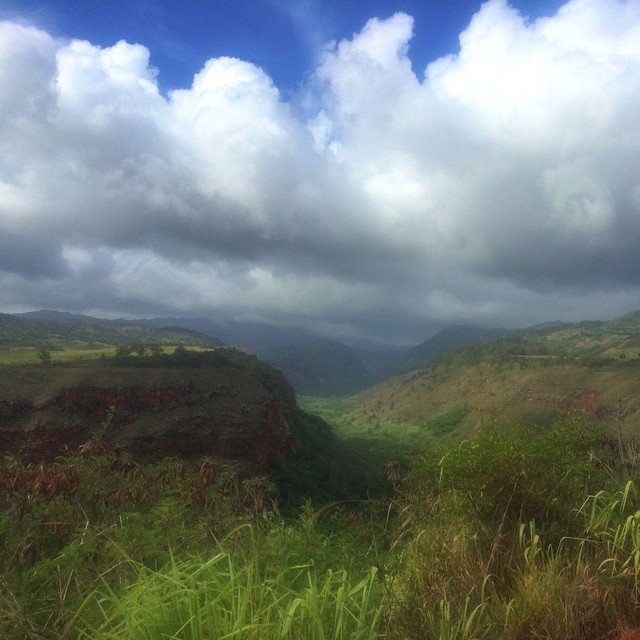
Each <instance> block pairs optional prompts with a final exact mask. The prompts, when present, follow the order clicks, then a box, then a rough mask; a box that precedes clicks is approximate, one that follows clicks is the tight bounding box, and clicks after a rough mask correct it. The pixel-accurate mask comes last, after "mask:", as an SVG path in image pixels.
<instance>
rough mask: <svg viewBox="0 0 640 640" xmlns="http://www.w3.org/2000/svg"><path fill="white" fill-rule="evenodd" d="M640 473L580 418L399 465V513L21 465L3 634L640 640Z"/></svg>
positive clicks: (2, 478)
mask: <svg viewBox="0 0 640 640" xmlns="http://www.w3.org/2000/svg"><path fill="white" fill-rule="evenodd" d="M637 471H638V459H637V456H636V453H635V449H634V448H633V446H632V445H631V444H627V445H625V447H624V450H620V448H619V446H618V443H617V440H616V439H613V440H612V439H611V438H610V437H609V436H608V435H607V434H606V433H605V432H603V431H601V430H600V429H599V428H597V427H594V426H590V425H588V424H586V423H585V422H583V421H582V420H581V419H578V418H575V417H571V416H570V417H567V418H564V419H563V420H561V421H557V422H556V423H555V424H553V425H552V426H547V427H545V428H540V427H536V426H534V425H516V426H498V425H494V426H490V427H486V428H485V429H484V430H482V431H480V432H479V433H478V434H476V435H475V436H474V437H473V438H471V439H469V440H466V441H464V442H462V443H455V444H448V445H447V444H444V443H443V442H441V443H440V444H434V445H433V446H431V447H429V449H428V450H426V451H425V452H423V453H422V454H421V455H420V456H419V457H417V458H416V459H415V460H414V461H413V463H412V464H411V466H410V469H409V470H408V472H406V473H404V472H401V471H399V470H398V468H397V467H396V466H394V465H389V466H388V468H387V472H388V476H389V479H390V481H391V482H392V483H393V485H394V489H393V492H392V493H391V494H390V495H389V496H388V498H386V499H376V500H369V501H366V500H364V501H358V502H354V503H348V502H344V501H341V502H340V503H339V504H338V503H327V502H326V496H324V497H323V499H324V500H325V501H323V502H322V503H313V501H311V500H308V501H306V502H304V503H303V504H302V506H301V507H300V508H299V509H298V512H297V513H296V514H295V515H292V516H290V517H286V518H285V517H283V516H282V515H281V512H280V510H279V507H278V504H277V487H275V486H274V485H273V484H272V483H271V481H270V480H269V479H267V478H266V477H251V476H246V477H245V476H243V474H242V473H241V471H240V470H239V469H234V468H229V467H226V468H225V467H221V466H220V465H218V464H216V463H215V462H214V461H212V460H209V459H202V460H200V461H198V462H196V463H192V464H188V463H185V462H184V461H178V460H170V459H167V460H163V461H161V462H159V463H155V464H148V465H145V464H141V463H138V462H135V461H133V460H132V459H130V458H128V457H126V456H124V455H121V454H115V453H112V452H108V451H104V450H103V449H102V448H101V445H100V442H99V441H94V442H92V443H88V446H87V447H85V449H84V454H82V455H79V456H75V457H69V458H65V459H60V460H59V461H57V462H55V463H48V464H44V463H43V464H39V465H32V466H28V465H27V466H25V465H23V464H21V463H19V462H18V461H17V460H15V459H13V458H10V457H6V458H5V459H4V460H3V461H2V465H1V467H0V504H1V505H2V507H1V508H2V515H1V516H0V538H1V539H2V541H3V544H2V546H1V547H0V636H1V637H3V638H9V639H18V638H19V639H21V640H22V639H23V638H105V639H106V638H109V639H124V638H127V639H129V638H145V639H158V640H160V639H161V638H162V639H167V638H176V639H177V638H180V639H184V638H189V639H194V640H198V639H204V638H207V639H208V638H243V639H244V638H256V639H257V638H260V639H261V640H262V639H270V638H335V639H338V638H379V637H386V638H391V639H393V638H398V639H400V638H421V639H422V638H426V639H434V640H435V639H438V640H445V639H447V640H453V639H456V640H461V639H472V638H476V639H477V638H488V639H489V638H490V639H496V640H498V639H499V640H502V639H504V640H507V639H510V640H511V639H514V638H515V639H518V638H522V639H524V638H549V639H554V640H562V639H567V640H568V639H571V638H575V639H577V638H580V639H585V640H589V639H591V638H593V639H594V640H595V639H596V638H597V639H598V640H600V639H602V638H615V637H617V635H616V634H618V633H619V632H620V630H621V629H623V628H625V627H633V626H638V625H640V610H639V603H640V593H639V590H640V511H639V509H640V495H639V493H638V491H639V487H638V484H637V482H636V478H637ZM289 488H290V487H289Z"/></svg>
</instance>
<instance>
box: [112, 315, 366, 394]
mask: <svg viewBox="0 0 640 640" xmlns="http://www.w3.org/2000/svg"><path fill="white" fill-rule="evenodd" d="M122 322H124V321H122ZM135 322H137V323H140V324H146V325H149V326H154V327H158V328H160V327H165V328H166V327H170V326H175V327H185V328H189V329H193V330H196V331H199V332H201V333H204V334H206V335H211V336H213V335H215V336H217V337H219V338H220V339H222V340H223V341H224V342H225V343H226V344H229V345H244V346H246V347H248V348H249V349H250V350H251V352H252V353H254V354H255V355H256V356H258V357H259V358H260V359H261V360H263V361H264V362H266V363H267V364H270V365H271V366H273V367H276V368H278V369H280V370H281V371H282V372H283V373H284V375H285V376H286V378H287V379H288V380H289V382H290V383H291V384H292V386H293V388H294V389H295V391H296V393H300V394H304V395H328V394H339V393H349V392H353V391H358V390H360V389H363V388H365V387H366V386H368V385H370V384H373V383H374V382H375V381H376V380H377V378H376V377H375V376H374V375H373V374H372V372H371V370H369V369H368V368H367V367H366V366H365V365H364V363H363V361H362V358H361V357H360V355H359V354H358V351H357V350H356V349H353V348H351V347H349V346H347V345H345V344H343V343H341V342H336V341H331V340H328V339H327V338H326V337H325V336H322V335H320V334H317V333H313V332H311V331H308V330H306V329H303V328H301V327H280V326H276V325H270V324H266V323H260V322H226V323H215V322H212V321H211V320H208V319H206V318H152V319H149V320H136V321H135Z"/></svg>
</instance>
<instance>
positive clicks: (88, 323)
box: [0, 311, 222, 349]
mask: <svg viewBox="0 0 640 640" xmlns="http://www.w3.org/2000/svg"><path fill="white" fill-rule="evenodd" d="M136 342H145V343H155V344H160V345H162V344H171V345H200V346H208V347H215V346H221V345H222V342H221V341H220V340H218V339H216V338H214V337H212V336H209V335H205V334H203V333H198V332H196V331H192V330H189V329H184V328H176V327H172V328H171V327H167V328H163V329H157V328H154V327H149V326H147V325H143V324H137V323H135V322H122V323H117V322H114V321H112V320H101V319H98V318H92V317H91V316H82V315H81V316H78V315H75V314H68V313H61V312H58V311H35V312H29V313H25V314H15V315H13V314H11V315H9V314H0V346H37V347H41V346H46V347H47V348H50V349H61V348H70V347H74V348H82V347H87V346H89V345H93V346H96V345H120V344H128V343H136Z"/></svg>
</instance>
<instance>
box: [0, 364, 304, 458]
mask: <svg viewBox="0 0 640 640" xmlns="http://www.w3.org/2000/svg"><path fill="white" fill-rule="evenodd" d="M0 374H2V379H0V453H2V452H9V453H12V454H15V455H18V456H20V457H22V458H25V459H28V460H50V459H53V458H55V457H56V456H59V455H68V454H71V453H76V452H78V450H79V448H80V447H81V446H82V445H83V444H85V443H87V442H88V441H91V440H92V438H93V439H96V438H100V440H101V442H102V443H103V444H104V446H106V447H107V448H111V449H119V450H123V451H127V452H129V453H131V454H133V455H134V456H136V457H138V458H143V459H153V458H159V457H163V456H180V457H185V458H192V457H201V456H212V457H214V458H216V459H224V460H232V461H241V462H248V463H251V464H253V465H255V466H256V467H258V468H261V467H262V466H263V465H264V464H265V463H266V462H267V461H268V460H269V459H271V458H272V457H274V456H277V457H287V456H289V455H290V454H291V453H293V450H294V434H293V433H292V427H293V425H294V424H295V419H296V412H297V407H296V399H295V395H294V392H293V390H292V388H291V387H290V385H289V384H288V383H287V381H286V380H285V378H284V376H283V375H282V374H281V373H280V372H279V371H277V370H275V369H272V368H270V367H268V366H267V365H264V364H263V363H261V362H259V361H257V360H256V359H255V358H253V357H251V356H248V355H246V354H242V353H238V352H226V353H225V354H224V357H222V356H221V355H220V354H218V355H216V356H207V355H206V354H203V355H201V356H197V357H196V356H194V358H192V359H191V361H190V362H188V363H184V362H181V363H177V364H176V362H175V361H173V360H171V359H170V358H159V359H156V360H149V361H148V362H144V361H142V360H137V361H136V360H130V361H119V362H118V361H105V362H93V363H90V364H89V363H85V364H78V365H74V366H59V367H52V366H28V367H5V368H3V369H2V370H1V371H0ZM110 412H112V417H111V418H110V419H109V420H107V416H108V415H109V414H110ZM107 422H108V424H107Z"/></svg>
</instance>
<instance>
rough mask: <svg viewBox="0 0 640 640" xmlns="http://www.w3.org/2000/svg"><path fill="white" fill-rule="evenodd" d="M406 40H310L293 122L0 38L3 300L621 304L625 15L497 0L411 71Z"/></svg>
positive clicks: (630, 95)
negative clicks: (538, 9)
mask: <svg viewBox="0 0 640 640" xmlns="http://www.w3.org/2000/svg"><path fill="white" fill-rule="evenodd" d="M412 30H413V24H412V20H411V18H410V17H409V16H406V15H404V14H397V15H395V16H393V17H392V18H389V19H387V20H377V19H373V20H371V21H370V22H369V23H367V24H366V25H365V26H364V27H363V29H362V31H361V32H360V33H359V34H356V35H355V36H354V37H353V38H352V39H351V40H344V41H341V42H338V43H333V44H331V45H328V46H327V47H326V48H325V49H324V51H323V52H322V54H321V55H320V56H319V58H318V59H319V63H318V66H317V68H316V69H315V70H314V72H313V74H312V76H311V77H312V79H311V81H310V82H309V84H308V86H307V88H306V91H307V92H308V94H307V95H306V96H298V97H297V98H298V99H297V100H296V104H297V105H300V104H303V105H305V112H304V114H305V115H304V116H302V115H300V111H297V110H296V109H294V107H293V106H292V104H290V103H288V102H286V101H285V100H284V99H283V98H282V96H281V94H280V93H279V91H278V88H277V87H276V86H275V85H274V84H273V82H272V81H271V79H270V78H269V77H268V76H267V75H266V74H265V73H264V72H263V71H262V70H261V69H260V68H258V67H256V66H255V65H252V64H251V63H250V62H245V61H241V60H238V59H234V58H216V59H212V60H209V61H207V62H206V64H205V65H204V66H203V68H202V70H201V71H200V72H199V73H198V74H197V75H196V76H195V77H194V80H193V84H192V86H191V87H190V88H185V89H181V90H177V91H174V92H172V93H170V94H169V95H168V96H162V95H161V94H160V92H159V91H158V87H157V83H156V76H157V72H156V70H154V69H153V68H152V67H150V65H149V52H148V50H147V49H146V48H145V47H144V46H142V45H140V44H128V43H125V42H118V43H116V44H114V45H113V46H111V47H107V48H100V47H97V46H94V45H92V44H91V43H89V42H85V41H67V42H61V41H59V40H54V39H53V38H51V37H50V36H49V35H47V33H45V32H44V31H42V30H39V29H37V28H35V27H25V26H21V25H18V24H15V23H10V22H6V23H2V24H0V234H1V235H0V252H1V255H0V269H1V270H2V271H1V279H0V286H1V287H2V294H3V298H4V299H5V300H7V305H12V306H13V307H22V308H28V307H41V306H56V307H59V308H67V309H72V310H76V311H93V312H102V313H105V314H106V313H109V314H111V315H113V314H118V313H133V314H135V315H146V314H152V313H162V314H165V315H166V314H171V313H172V312H174V313H178V314H180V315H187V314H189V313H198V314H200V315H206V314H208V313H211V314H227V315H235V316H237V317H244V318H256V319H263V320H269V319H273V320H277V321H279V322H294V321H295V322H302V323H305V324H313V325H314V326H322V327H324V328H330V327H333V328H334V329H335V331H336V332H338V331H350V332H352V333H357V332H358V331H359V330H361V331H363V332H365V333H369V334H371V335H382V334H386V335H392V334H394V333H398V332H400V331H411V332H416V331H418V330H419V329H418V328H419V327H422V326H424V327H427V326H428V327H433V326H436V325H438V324H446V323H449V322H464V321H468V322H471V321H475V322H478V321H479V322H482V323H485V324H507V325H509V324H510V325H514V324H518V323H524V324H526V323H527V322H528V321H529V320H531V321H540V320H544V319H548V318H549V317H557V318H568V317H573V318H575V319H578V318H579V317H589V316H593V315H594V314H595V315H602V314H603V309H606V310H607V313H606V315H615V314H616V313H618V312H622V311H625V310H627V308H628V305H631V306H637V305H634V300H636V298H637V294H638V293H640V280H639V277H640V260H639V258H638V255H640V254H639V253H638V252H637V250H636V248H637V246H638V240H640V170H639V169H640V135H639V133H638V132H639V131H640V104H639V102H640V2H638V1H628V2H620V1H616V0H590V1H587V0H572V1H571V2H569V3H567V4H566V5H565V6H564V7H562V8H561V9H560V11H559V12H558V13H557V15H555V16H553V17H550V18H543V19H540V20H537V21H535V22H532V23H528V22H526V21H525V20H524V19H523V18H522V16H520V15H519V14H518V13H517V12H516V11H515V10H514V9H512V8H511V7H510V6H509V5H508V4H507V3H506V2H504V1H502V0H490V1H489V2H488V3H486V4H484V5H483V6H482V8H481V9H480V11H479V12H478V13H477V14H476V16H474V18H473V20H472V22H471V24H470V25H469V27H468V28H467V29H466V30H465V31H464V33H462V34H461V37H460V52H459V53H458V54H457V55H455V56H454V55H452V56H448V57H445V58H441V59H439V60H437V61H434V62H433V63H432V64H430V65H429V66H428V68H427V69H426V70H425V73H424V76H419V75H418V76H417V75H416V74H415V72H414V70H413V67H412V64H411V61H410V59H409V57H408V56H409V53H410V40H411V38H412ZM418 37H419V34H418ZM45 281H46V282H45ZM56 301H57V302H56ZM145 310H146V311H145ZM576 314H578V315H576ZM417 337H420V336H417Z"/></svg>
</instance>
